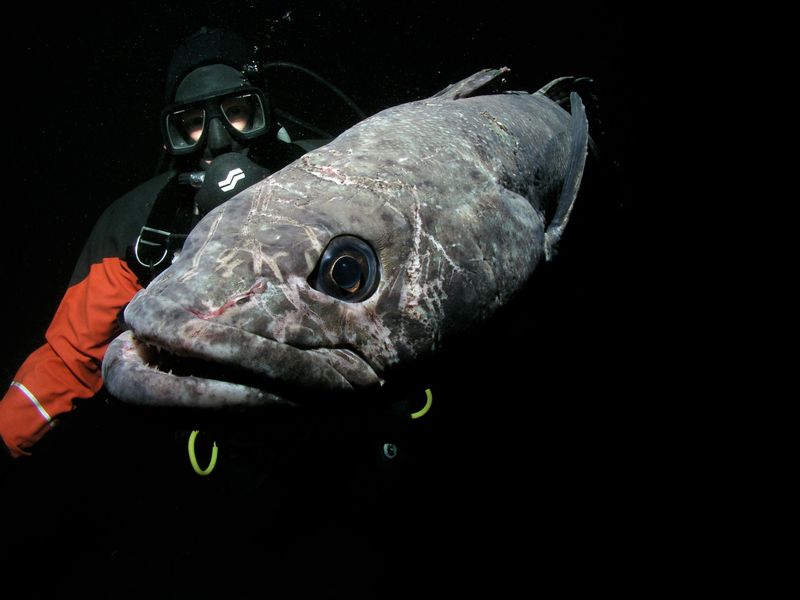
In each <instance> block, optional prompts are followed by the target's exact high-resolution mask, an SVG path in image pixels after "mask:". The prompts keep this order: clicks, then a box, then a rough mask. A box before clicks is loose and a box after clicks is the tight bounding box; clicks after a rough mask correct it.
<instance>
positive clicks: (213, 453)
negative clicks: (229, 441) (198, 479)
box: [189, 430, 217, 477]
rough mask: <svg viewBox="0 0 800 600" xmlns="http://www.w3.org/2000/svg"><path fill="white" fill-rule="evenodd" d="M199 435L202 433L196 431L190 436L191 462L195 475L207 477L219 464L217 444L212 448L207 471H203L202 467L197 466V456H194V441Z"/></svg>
mask: <svg viewBox="0 0 800 600" xmlns="http://www.w3.org/2000/svg"><path fill="white" fill-rule="evenodd" d="M198 433H200V432H199V431H197V430H195V431H193V432H192V433H191V434H190V435H189V462H191V463H192V468H193V469H194V472H195V473H197V474H198V475H202V476H203V477H205V476H206V475H208V474H210V473H211V471H213V470H214V467H215V466H216V464H217V442H214V446H213V447H212V448H211V462H209V463H208V466H207V467H206V468H205V469H201V468H200V465H198V464H197V456H195V454H194V441H195V440H196V439H197V434H198Z"/></svg>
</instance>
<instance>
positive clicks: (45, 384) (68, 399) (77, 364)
mask: <svg viewBox="0 0 800 600" xmlns="http://www.w3.org/2000/svg"><path fill="white" fill-rule="evenodd" d="M139 289H141V286H140V285H139V282H138V281H137V278H136V275H135V274H134V273H133V272H132V271H131V270H130V268H129V267H128V265H127V264H126V263H125V261H124V260H122V259H120V258H116V257H113V258H104V259H102V260H100V261H99V262H97V263H95V264H92V265H91V266H90V267H89V270H88V273H87V275H86V277H85V278H83V279H82V280H81V281H79V282H77V283H75V284H74V285H72V286H70V287H69V288H68V289H67V292H66V294H65V295H64V298H63V299H62V300H61V304H60V305H59V307H58V310H57V311H56V314H55V317H53V321H52V323H51V324H50V327H49V328H48V329H47V333H46V335H45V338H46V343H45V344H44V345H43V346H41V347H40V348H38V349H37V350H35V351H34V352H33V353H32V354H31V355H30V356H29V357H28V358H27V359H26V360H25V362H24V363H23V364H22V366H21V367H20V368H19V370H18V371H17V374H16V376H15V377H14V381H13V382H12V384H11V387H10V388H9V390H8V391H7V392H6V395H5V396H4V397H3V399H2V401H0V436H2V438H3V442H4V443H5V445H6V446H7V447H8V449H9V451H10V452H11V454H12V455H13V456H14V457H19V456H23V455H27V454H30V452H29V450H30V448H31V447H32V446H33V445H35V444H36V442H38V441H39V440H40V439H41V438H42V437H44V435H45V434H46V433H47V432H48V431H49V430H50V428H51V427H52V426H53V425H54V424H55V421H56V419H57V417H58V416H59V415H61V414H63V413H65V412H68V411H70V410H72V408H73V400H75V399H78V398H90V397H92V396H93V395H94V394H96V393H97V391H98V390H99V389H100V388H101V387H102V385H103V382H102V377H101V372H100V366H101V364H102V360H103V355H104V354H105V351H106V348H107V347H108V344H109V343H110V341H111V340H112V339H113V337H114V336H115V335H116V333H117V332H118V322H117V319H118V316H119V312H120V311H121V310H122V308H123V307H124V306H125V305H126V304H127V303H128V302H129V301H130V299H131V298H132V297H133V295H134V294H135V293H136V292H137V291H138V290H139Z"/></svg>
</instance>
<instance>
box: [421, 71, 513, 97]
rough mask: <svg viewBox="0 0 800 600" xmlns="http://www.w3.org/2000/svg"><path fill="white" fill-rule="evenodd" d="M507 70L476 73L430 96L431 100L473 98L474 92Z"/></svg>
mask: <svg viewBox="0 0 800 600" xmlns="http://www.w3.org/2000/svg"><path fill="white" fill-rule="evenodd" d="M509 70H510V69H509V68H508V67H500V68H499V69H484V70H483V71H478V72H477V73H475V74H474V75H470V76H469V77H467V78H466V79H462V80H461V81H459V82H457V83H453V84H450V85H449V86H447V87H446V88H445V89H443V90H442V91H441V92H438V93H436V94H434V95H433V96H431V98H448V99H450V100H458V99H459V98H468V97H469V96H473V95H474V94H475V92H477V91H478V90H480V89H481V88H482V87H484V86H486V85H487V84H488V83H490V82H492V81H493V80H495V79H497V78H498V77H499V76H500V75H503V74H504V73H507V72H508V71H509Z"/></svg>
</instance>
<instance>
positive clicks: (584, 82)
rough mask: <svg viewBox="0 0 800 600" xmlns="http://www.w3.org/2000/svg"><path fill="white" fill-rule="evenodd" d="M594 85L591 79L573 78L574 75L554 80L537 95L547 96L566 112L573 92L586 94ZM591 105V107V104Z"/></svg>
mask: <svg viewBox="0 0 800 600" xmlns="http://www.w3.org/2000/svg"><path fill="white" fill-rule="evenodd" d="M592 85H594V80H593V79H591V78H589V77H573V76H572V75H568V76H566V77H559V78H558V79H553V81H551V82H550V83H548V84H546V85H545V86H544V87H542V88H541V89H540V90H539V91H537V92H536V93H537V94H543V95H544V96H547V97H548V98H550V100H552V101H553V102H555V103H556V104H558V105H559V106H560V107H561V108H563V109H564V110H569V105H570V94H571V93H572V92H578V93H580V94H585V93H587V92H588V91H589V90H590V89H591V86H592ZM589 104H590V105H591V102H590V103H589Z"/></svg>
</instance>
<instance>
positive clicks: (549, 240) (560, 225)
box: [544, 92, 589, 260]
mask: <svg viewBox="0 0 800 600" xmlns="http://www.w3.org/2000/svg"><path fill="white" fill-rule="evenodd" d="M570 107H571V111H570V112H571V114H572V119H571V123H570V137H571V138H572V141H571V144H570V150H569V158H568V159H567V168H566V172H565V174H564V185H563V186H562V188H561V195H560V196H559V198H558V204H557V205H556V212H555V214H554V215H553V219H552V221H550V224H549V225H548V226H547V230H546V231H545V232H544V256H545V259H547V260H551V259H552V258H553V256H554V255H555V246H556V244H557V243H558V240H559V239H560V238H561V234H562V233H564V228H565V227H566V226H567V221H568V220H569V215H570V213H571V212H572V207H573V206H574V204H575V198H576V197H577V196H578V188H580V186H581V178H582V177H583V169H584V167H585V166H586V153H587V150H588V144H589V121H588V120H587V118H586V111H585V110H584V107H583V102H582V101H581V97H580V96H578V94H576V93H575V92H572V93H570Z"/></svg>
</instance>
